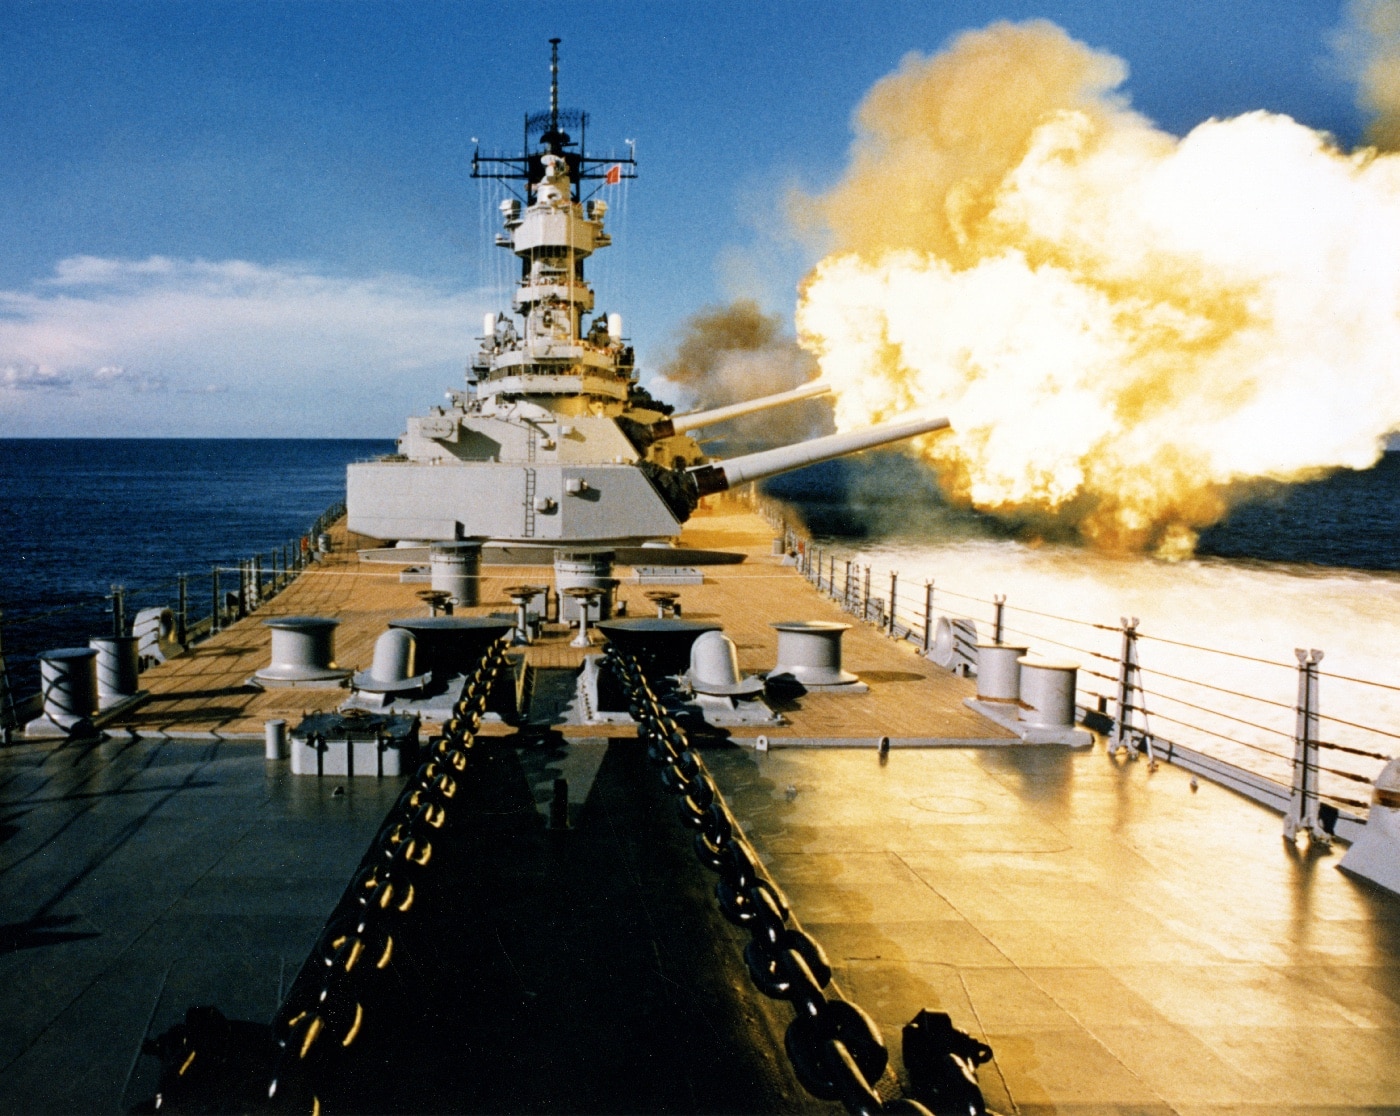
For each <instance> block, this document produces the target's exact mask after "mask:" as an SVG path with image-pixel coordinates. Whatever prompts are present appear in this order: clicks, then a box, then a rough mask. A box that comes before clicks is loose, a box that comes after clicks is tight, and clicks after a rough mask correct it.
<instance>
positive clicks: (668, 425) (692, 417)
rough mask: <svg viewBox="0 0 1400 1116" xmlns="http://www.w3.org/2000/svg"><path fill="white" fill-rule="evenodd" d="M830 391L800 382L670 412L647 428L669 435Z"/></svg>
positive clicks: (656, 434) (655, 433) (654, 435)
mask: <svg viewBox="0 0 1400 1116" xmlns="http://www.w3.org/2000/svg"><path fill="white" fill-rule="evenodd" d="M830 391H831V388H830V387H829V386H828V385H827V384H823V383H812V384H803V385H802V386H801V387H798V388H793V389H792V390H791V391H780V392H778V393H777V394H776V395H760V396H759V397H758V398H757V399H746V400H745V401H744V402H742V403H731V404H729V406H727V407H713V408H711V409H710V410H708V411H692V412H691V413H690V414H688V415H672V416H671V417H670V418H664V419H661V420H660V421H659V422H654V423H652V424H651V426H650V427H649V428H648V433H649V435H650V436H651V439H652V440H656V439H658V438H669V437H670V436H671V435H672V434H684V433H685V432H686V431H688V430H698V429H699V428H700V427H702V426H711V425H713V424H714V423H717V422H726V421H728V420H729V419H735V418H741V417H742V416H744V415H751V414H753V413H754V412H755V411H766V410H768V408H769V407H783V406H786V405H787V404H789V403H796V402H797V401H798V400H801V399H815V398H816V397H817V396H819V395H826V394H827V393H828V392H830Z"/></svg>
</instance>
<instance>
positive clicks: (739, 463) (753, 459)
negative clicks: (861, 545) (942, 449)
mask: <svg viewBox="0 0 1400 1116" xmlns="http://www.w3.org/2000/svg"><path fill="white" fill-rule="evenodd" d="M947 426H948V420H947V419H946V418H933V419H913V420H911V421H909V422H898V423H890V424H889V425H888V426H875V427H872V428H870V429H869V430H853V431H850V432H849V433H846V434H828V435H826V437H824V438H813V439H812V440H811V441H809V442H798V443H797V444H796V445H791V446H779V447H778V448H777V449H771V450H761V451H760V452H758V453H747V454H744V455H743V456H742V457H734V458H731V459H730V460H728V461H715V462H712V463H710V464H708V465H696V466H694V467H693V468H691V469H689V470H687V473H688V475H689V477H690V480H691V483H692V484H694V486H695V490H696V492H697V494H698V495H700V496H709V495H711V494H713V493H715V492H723V491H725V489H728V488H733V487H734V486H735V485H738V484H743V483H744V482H746V481H756V480H763V479H764V478H765V477H771V476H776V475H777V474H778V473H786V472H789V471H791V470H793V469H801V468H802V467H803V466H804V465H815V464H816V463H817V462H818V461H830V460H831V459H832V458H833V457H844V456H845V455H846V454H848V453H859V452H860V451H861V450H867V449H874V448H875V447H876V446H887V445H889V444H890V443H891V442H902V441H903V440H904V439H905V438H913V437H915V436H917V435H919V434H929V433H932V432H933V431H935V430H943V429H945V428H946V427H947Z"/></svg>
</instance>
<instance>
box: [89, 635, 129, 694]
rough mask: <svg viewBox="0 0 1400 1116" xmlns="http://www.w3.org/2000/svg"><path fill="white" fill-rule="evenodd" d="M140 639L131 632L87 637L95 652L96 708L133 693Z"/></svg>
mask: <svg viewBox="0 0 1400 1116" xmlns="http://www.w3.org/2000/svg"><path fill="white" fill-rule="evenodd" d="M139 642H140V641H139V639H138V638H137V637H136V636H134V635H129V636H107V637H106V638H101V639H90V640H88V646H89V647H91V648H92V649H93V650H94V651H96V652H97V658H96V670H97V707H98V709H107V708H110V707H111V706H113V705H117V704H118V703H120V702H122V701H124V700H125V699H127V698H129V697H131V696H132V695H133V694H135V693H136V689H137V685H138V682H137V678H138V656H137V644H138V643H139Z"/></svg>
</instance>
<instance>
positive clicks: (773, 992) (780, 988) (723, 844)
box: [604, 644, 931, 1116]
mask: <svg viewBox="0 0 1400 1116" xmlns="http://www.w3.org/2000/svg"><path fill="white" fill-rule="evenodd" d="M604 655H605V656H606V657H607V659H608V662H609V665H610V667H611V669H612V670H613V673H614V675H615V676H616V677H617V678H618V679H619V680H620V681H621V683H622V687H623V689H624V691H625V693H626V694H627V698H628V702H629V705H630V711H631V714H632V717H633V719H634V720H635V721H636V722H637V724H638V732H639V735H640V737H641V739H642V740H643V741H645V743H646V749H647V758H648V760H649V761H650V762H651V763H652V764H653V765H655V766H656V767H658V768H659V769H660V772H661V783H662V786H663V787H665V789H666V790H667V791H668V792H670V793H671V794H673V795H675V796H676V805H677V811H678V813H679V816H680V820H681V822H682V824H684V825H685V826H686V827H688V828H690V829H692V830H694V831H695V837H694V845H695V854H696V856H697V858H698V859H699V860H700V863H701V864H703V865H705V867H706V868H709V869H710V870H711V871H712V872H715V873H716V874H717V875H718V876H719V880H718V882H717V883H716V884H715V898H716V899H717V901H718V903H719V909H720V911H721V913H722V914H723V915H724V917H725V918H726V919H728V920H729V921H730V922H732V923H733V924H734V925H736V926H739V927H742V928H744V929H746V930H748V931H749V941H748V944H747V945H745V947H744V964H745V965H746V966H747V968H748V970H749V976H750V978H751V979H752V980H753V983H754V985H755V986H756V987H757V988H758V990H759V991H760V992H762V993H763V994H764V995H765V996H769V997H771V998H773V999H782V1000H787V1001H788V1002H789V1003H791V1004H792V1007H793V1011H794V1013H795V1017H794V1019H793V1020H792V1022H791V1023H790V1024H789V1025H788V1029H787V1033H786V1035H785V1036H784V1040H783V1045H784V1047H785V1049H786V1050H787V1055H788V1060H789V1061H790V1062H791V1063H792V1067H793V1070H794V1071H795V1072H796V1074H797V1079H798V1081H800V1082H801V1083H802V1087H803V1088H804V1089H806V1090H807V1091H808V1092H809V1093H811V1094H812V1095H813V1096H814V1097H817V1098H819V1099H821V1100H834V1101H840V1102H841V1103H842V1104H843V1105H844V1106H845V1108H846V1111H848V1112H851V1113H854V1114H858V1116H874V1114H875V1113H890V1114H901V1116H931V1113H930V1112H929V1110H928V1109H927V1108H925V1107H924V1106H923V1105H922V1104H920V1103H918V1102H917V1101H914V1100H910V1099H907V1098H902V1097H901V1098H895V1099H891V1100H885V1099H883V1098H882V1097H881V1096H880V1093H879V1090H878V1089H876V1087H875V1085H874V1082H877V1081H878V1080H879V1079H880V1077H881V1075H882V1074H883V1073H884V1072H885V1067H886V1066H887V1065H888V1064H889V1050H888V1049H887V1048H886V1046H885V1041H884V1038H883V1037H882V1036H881V1034H880V1029H879V1027H878V1026H877V1025H876V1023H875V1021H874V1020H873V1019H871V1018H870V1016H869V1015H867V1014H866V1013H865V1012H864V1011H863V1010H862V1009H861V1008H859V1007H858V1006H856V1005H855V1004H853V1003H851V1002H850V1001H848V1000H844V999H841V998H840V997H839V996H837V995H835V994H834V992H833V991H828V989H829V988H830V984H831V964H830V962H829V961H828V960H827V957H826V954H825V952H824V951H823V950H822V947H821V945H820V944H819V943H818V942H817V941H816V939H815V938H813V937H812V936H811V935H810V934H808V933H807V932H806V931H805V930H802V929H801V928H800V926H798V925H797V924H796V919H794V918H793V916H792V912H791V910H790V909H789V907H788V904H787V901H786V899H785V898H784V897H783V893H782V891H781V890H780V889H779V887H778V885H777V884H776V883H774V882H773V880H772V878H771V877H769V875H768V874H767V872H766V871H765V869H764V868H763V867H762V866H761V865H760V863H759V860H758V854H757V853H756V852H755V851H754V849H753V847H752V846H751V845H750V844H749V843H748V841H747V840H746V839H745V838H744V837H743V835H742V831H741V829H740V827H739V824H738V822H737V821H736V820H735V818H734V815H733V814H732V813H731V812H730V810H729V807H728V805H727V804H726V803H725V801H724V798H723V797H722V796H721V795H720V792H719V788H718V787H717V786H716V784H715V781H714V779H713V778H712V777H711V776H710V773H709V772H708V771H707V770H706V768H705V764H704V761H703V760H702V759H701V758H700V757H699V755H697V754H696V752H695V750H694V749H693V748H692V747H691V746H690V741H689V739H688V737H687V736H686V733H685V730H684V729H683V728H682V727H681V726H680V724H679V723H677V721H676V720H675V718H673V717H671V716H670V714H669V713H668V712H667V711H666V709H665V707H664V706H662V704H661V702H660V701H659V700H658V699H657V697H656V694H655V693H654V692H653V691H652V688H651V686H650V684H649V683H648V682H647V679H646V676H645V674H644V673H643V670H642V668H641V666H640V664H639V663H638V661H637V659H636V658H635V657H633V656H632V655H630V654H628V653H626V652H623V651H619V650H618V649H617V647H616V646H614V645H611V644H610V645H609V646H608V647H607V648H606V649H605V650H604Z"/></svg>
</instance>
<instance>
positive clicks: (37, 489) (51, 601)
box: [0, 439, 1400, 694]
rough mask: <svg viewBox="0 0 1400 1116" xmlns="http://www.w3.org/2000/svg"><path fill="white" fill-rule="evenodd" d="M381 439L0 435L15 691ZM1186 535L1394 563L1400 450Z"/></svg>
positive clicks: (841, 468)
mask: <svg viewBox="0 0 1400 1116" xmlns="http://www.w3.org/2000/svg"><path fill="white" fill-rule="evenodd" d="M392 449H393V445H392V443H391V442H389V441H387V440H386V441H364V440H343V441H342V440H315V441H312V440H307V441H299V440H287V441H281V440H242V439H150V440H145V439H124V440H95V439H7V440H0V538H3V543H4V549H3V552H0V609H3V621H0V624H2V625H3V626H0V633H2V634H3V649H4V654H5V660H6V663H7V666H8V668H9V672H10V678H11V681H12V684H13V685H14V686H15V688H16V690H17V692H19V693H20V694H24V693H28V692H31V691H32V690H33V689H34V688H35V687H36V686H37V671H36V669H35V663H34V655H35V654H36V653H37V652H39V651H42V650H45V649H48V648H53V647H64V646H73V645H81V644H85V643H86V642H87V640H88V638H89V637H90V636H93V635H101V634H106V633H108V632H109V631H110V630H111V614H110V607H111V605H110V599H109V596H110V589H111V586H112V585H113V584H120V585H123V586H125V587H126V590H127V594H128V615H133V614H134V613H135V611H136V610H137V609H140V608H143V607H147V606H153V605H173V604H174V601H175V579H176V577H177V575H179V574H181V573H183V574H185V575H187V577H188V584H189V596H190V615H191V619H194V618H197V617H200V616H204V615H207V614H208V612H209V610H210V601H211V597H212V593H211V585H210V570H211V568H212V567H213V566H215V565H228V564H230V563H236V562H237V561H238V560H239V559H241V558H247V557H251V556H253V555H254V554H264V555H266V554H267V553H268V552H269V551H270V550H271V549H272V548H273V547H280V546H281V545H282V544H284V543H289V542H290V541H291V540H293V539H297V538H299V537H300V536H301V535H302V534H304V533H305V532H306V531H307V530H308V529H309V528H310V526H311V524H312V523H313V522H314V521H315V519H316V517H317V516H318V515H320V514H321V513H322V512H323V511H325V510H326V509H327V508H328V507H330V506H331V505H332V504H335V503H338V502H339V501H341V500H343V499H344V498H345V466H346V465H347V464H349V463H350V462H352V461H358V460H363V459H365V458H369V457H372V456H374V455H376V454H381V453H387V452H391V451H392ZM769 487H770V490H771V491H772V492H773V494H774V495H777V496H780V497H781V498H783V499H785V500H788V501H790V502H792V503H794V504H795V505H796V506H797V507H798V508H799V510H800V512H801V514H802V515H803V517H804V519H805V520H806V522H807V525H808V526H809V528H810V529H811V530H812V531H813V532H814V533H815V534H818V535H821V536H824V537H826V538H828V539H836V540H843V539H844V540H849V541H850V542H852V543H856V542H862V543H863V542H869V541H872V540H880V539H888V540H903V541H905V542H907V543H909V544H914V545H917V544H918V543H919V541H920V540H921V539H928V540H930V541H932V540H934V539H946V538H948V537H949V536H950V535H951V536H964V537H966V536H982V537H995V536H997V535H998V534H999V533H1000V534H1007V533H1008V532H1009V531H1010V530H1011V529H1010V528H1008V527H1006V526H1005V525H1003V524H1000V523H997V522H995V521H992V520H989V519H986V518H985V517H981V516H977V515H975V514H972V513H968V512H966V511H961V510H958V509H954V508H950V507H948V506H947V505H946V504H945V503H944V502H943V501H942V499H941V498H940V497H939V495H938V492H937V489H936V488H935V487H934V486H933V485H932V483H931V482H930V480H929V479H928V476H927V473H926V472H925V471H924V470H922V469H921V468H920V467H919V466H917V465H915V464H913V463H912V462H909V461H908V459H906V458H902V457H900V456H898V455H889V454H886V455H869V456H868V457H867V458H865V459H862V460H858V461H852V462H838V463H827V464H826V465H824V466H815V467H813V468H810V469H807V470H803V471H802V472H801V473H797V474H792V475H791V476H789V477H785V478H780V479H778V480H777V481H775V482H770V486H769ZM1198 553H1199V554H1201V555H1202V556H1213V557H1216V558H1223V559H1229V560H1234V561H1244V562H1266V563H1280V564H1284V565H1297V566H1299V567H1304V568H1314V569H1315V568H1317V567H1343V568H1349V569H1354V570H1378V571H1379V570H1389V571H1395V570H1400V453H1390V454H1387V455H1385V457H1384V458H1383V459H1382V460H1381V462H1380V464H1378V465H1377V466H1376V467H1375V468H1374V469H1369V470H1366V471H1364V472H1353V471H1345V470H1344V471H1341V472H1338V473H1336V474H1334V475H1333V476H1331V477H1329V478H1327V479H1326V480H1323V481H1319V482H1316V483H1313V484H1308V485H1297V486H1276V487H1273V488H1268V489H1262V488H1261V489H1257V490H1255V491H1253V492H1251V493H1250V494H1249V498H1248V499H1247V500H1245V501H1244V502H1242V503H1240V504H1238V505H1237V506H1236V508H1235V510H1234V512H1232V514H1231V515H1230V516H1229V518H1228V519H1227V520H1225V521H1224V522H1223V523H1221V524H1218V525H1217V526H1215V527H1212V528H1211V529H1209V530H1207V531H1206V532H1205V533H1204V534H1203V535H1202V536H1201V541H1200V547H1199V550H1198ZM227 576H228V577H229V578H233V576H234V575H232V574H229V575H227Z"/></svg>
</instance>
